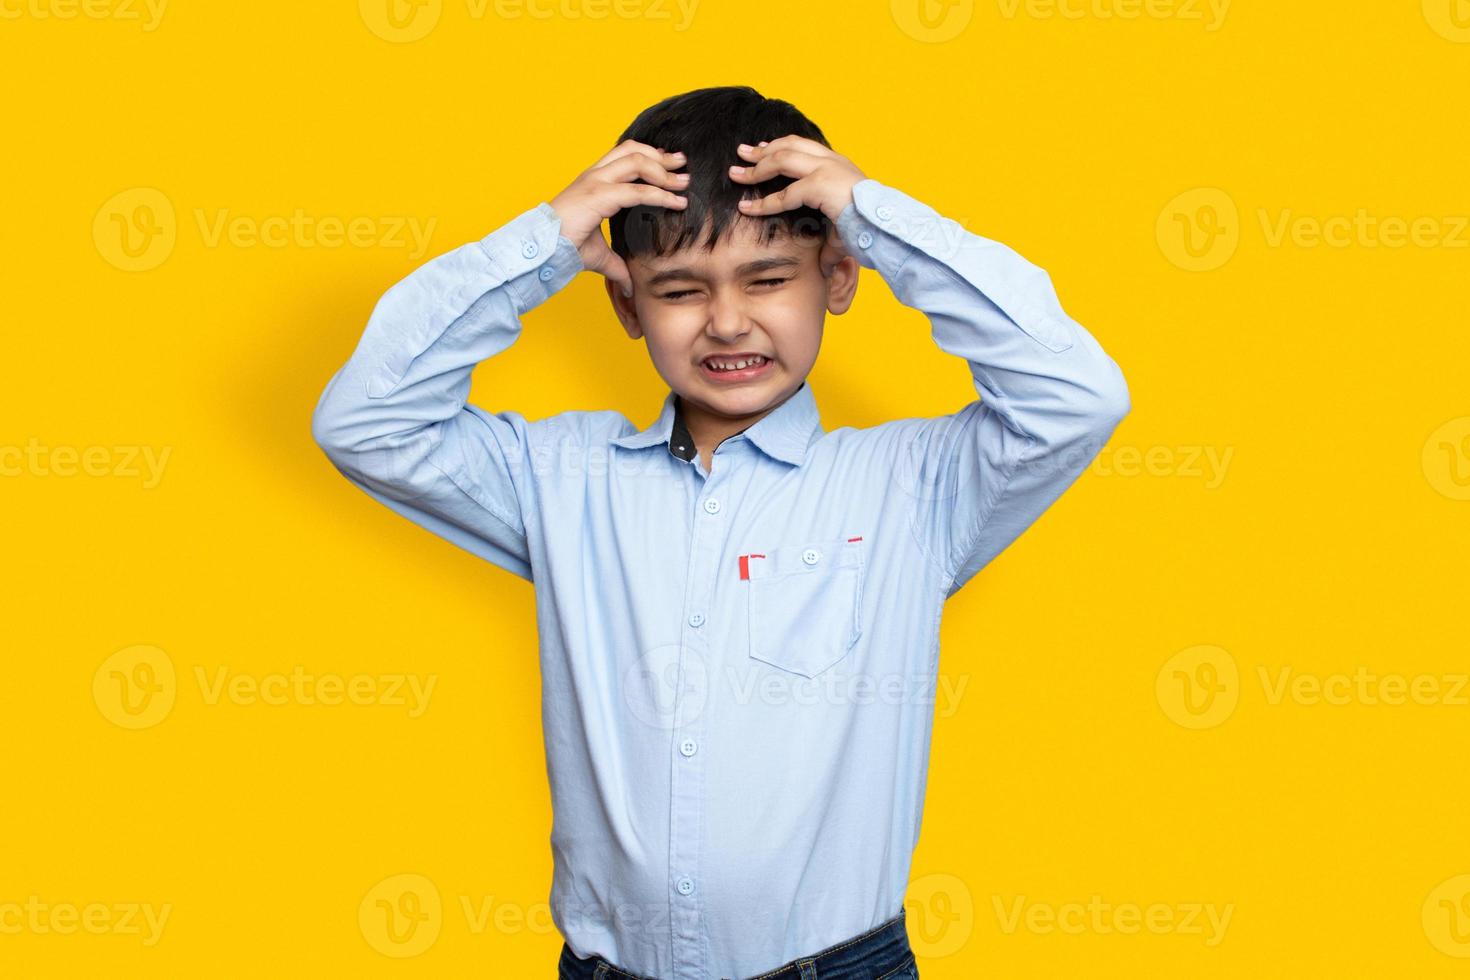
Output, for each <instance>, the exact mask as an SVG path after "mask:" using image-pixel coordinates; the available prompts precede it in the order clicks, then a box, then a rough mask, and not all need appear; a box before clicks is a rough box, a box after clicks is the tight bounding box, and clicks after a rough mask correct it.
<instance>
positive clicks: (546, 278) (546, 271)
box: [537, 265, 556, 282]
mask: <svg viewBox="0 0 1470 980" xmlns="http://www.w3.org/2000/svg"><path fill="white" fill-rule="evenodd" d="M537 275H539V276H540V277H541V281H542V282H550V281H551V277H552V276H554V275H556V273H555V272H554V271H553V270H552V268H551V266H549V265H543V266H542V267H541V271H540V272H539V273H537Z"/></svg>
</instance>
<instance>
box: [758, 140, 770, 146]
mask: <svg viewBox="0 0 1470 980" xmlns="http://www.w3.org/2000/svg"><path fill="white" fill-rule="evenodd" d="M769 142H770V140H761V141H760V145H761V146H765V145H766V144H767V143H769Z"/></svg>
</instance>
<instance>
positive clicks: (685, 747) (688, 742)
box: [679, 738, 699, 756]
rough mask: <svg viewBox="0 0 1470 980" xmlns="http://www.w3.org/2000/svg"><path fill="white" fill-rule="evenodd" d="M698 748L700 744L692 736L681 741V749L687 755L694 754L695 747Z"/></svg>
mask: <svg viewBox="0 0 1470 980" xmlns="http://www.w3.org/2000/svg"><path fill="white" fill-rule="evenodd" d="M697 748H699V746H698V745H696V744H695V742H694V739H692V738H686V739H685V740H684V741H682V742H680V743H679V751H680V752H682V753H684V755H686V756H691V755H693V754H694V751H695V749H697Z"/></svg>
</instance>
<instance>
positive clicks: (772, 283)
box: [658, 276, 796, 300]
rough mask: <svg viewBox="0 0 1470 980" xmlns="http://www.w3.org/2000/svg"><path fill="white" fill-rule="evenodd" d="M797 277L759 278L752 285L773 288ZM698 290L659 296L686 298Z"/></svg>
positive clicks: (685, 290) (679, 290)
mask: <svg viewBox="0 0 1470 980" xmlns="http://www.w3.org/2000/svg"><path fill="white" fill-rule="evenodd" d="M795 278H796V277H795V276H783V277H780V278H767V279H757V280H755V281H754V282H752V283H751V285H752V286H755V287H758V288H760V289H764V290H773V289H775V288H777V287H779V286H783V285H785V284H786V283H788V282H790V281H791V280H793V279H795ZM697 292H699V290H697V289H675V290H671V291H670V292H667V293H659V294H658V298H659V299H664V300H678V299H682V298H684V297H685V296H692V295H693V294H694V293H697Z"/></svg>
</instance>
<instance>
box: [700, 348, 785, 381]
mask: <svg viewBox="0 0 1470 980" xmlns="http://www.w3.org/2000/svg"><path fill="white" fill-rule="evenodd" d="M774 363H775V361H773V360H771V358H769V357H767V356H766V355H764V354H757V353H754V352H752V351H744V352H741V353H738V354H711V355H710V356H708V357H706V358H705V359H704V360H702V361H700V362H699V366H700V368H701V373H703V374H704V376H705V377H706V378H710V379H713V380H716V381H725V382H729V381H749V380H750V379H752V378H758V377H761V376H762V375H764V374H765V373H766V372H767V371H769V370H770V369H771V365H772V364H774Z"/></svg>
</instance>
